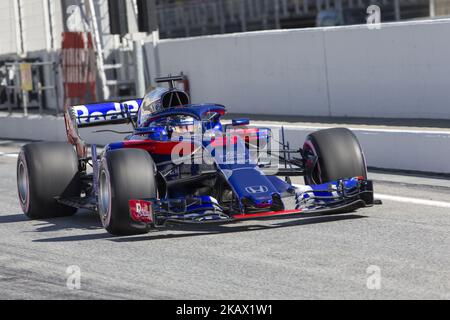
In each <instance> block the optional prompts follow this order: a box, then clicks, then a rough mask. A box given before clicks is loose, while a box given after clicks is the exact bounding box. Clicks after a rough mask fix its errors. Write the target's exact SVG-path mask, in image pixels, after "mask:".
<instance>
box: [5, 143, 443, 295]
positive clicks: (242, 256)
mask: <svg viewBox="0 0 450 320" xmlns="http://www.w3.org/2000/svg"><path fill="white" fill-rule="evenodd" d="M20 144H21V143H17V142H8V141H0V299H383V298H386V299H450V268H449V266H450V208H448V207H447V208H446V207H445V205H444V206H442V205H441V206H440V205H439V204H442V203H444V204H445V203H449V204H450V181H448V180H444V179H436V178H430V177H416V176H405V175H398V174H392V173H390V174H387V173H371V178H372V179H374V180H375V188H376V192H377V193H379V194H380V197H382V195H391V196H392V195H394V196H396V197H398V199H397V198H394V200H385V201H384V204H383V206H378V207H374V208H369V209H365V210H360V211H358V212H355V213H350V214H345V215H340V216H329V217H326V216H323V217H315V218H301V219H290V220H272V221H249V222H245V223H239V224H234V225H228V226H222V227H211V226H209V227H183V228H179V227H177V228H171V229H169V230H166V231H162V232H152V233H150V234H148V235H145V236H134V237H112V236H110V235H108V234H107V233H106V232H105V231H104V230H103V229H102V228H101V225H100V222H99V219H98V217H97V216H95V215H93V214H90V213H86V212H81V213H79V214H77V215H76V216H74V217H70V218H60V219H46V220H39V221H29V220H27V219H26V217H25V216H24V215H23V214H22V213H21V210H20V207H19V204H18V200H17V191H16V177H15V174H16V173H15V171H16V167H15V166H16V156H15V155H16V154H17V152H18V150H19V146H20ZM49 183H51V177H49ZM410 198H415V199H423V200H432V201H431V202H424V203H426V205H423V204H420V203H419V204H417V203H408V199H410ZM399 199H400V200H403V201H398V200H399ZM405 199H406V201H405ZM433 201H436V202H433ZM73 265H75V266H78V267H79V268H80V270H81V289H80V290H69V289H68V287H67V286H66V281H67V277H68V274H67V273H66V271H67V268H68V267H69V266H73ZM370 266H376V267H375V269H370V268H369V267H370ZM368 268H369V271H370V270H376V268H379V270H380V272H381V273H380V275H381V288H380V289H379V290H373V289H372V290H371V289H368V286H367V282H368V278H369V277H370V276H371V273H368V272H367V271H368ZM370 279H372V278H370ZM369 282H370V280H369Z"/></svg>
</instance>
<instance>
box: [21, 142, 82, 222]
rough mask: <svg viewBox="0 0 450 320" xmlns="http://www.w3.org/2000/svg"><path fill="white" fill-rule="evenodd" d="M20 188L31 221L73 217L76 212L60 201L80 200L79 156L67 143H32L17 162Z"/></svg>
mask: <svg viewBox="0 0 450 320" xmlns="http://www.w3.org/2000/svg"><path fill="white" fill-rule="evenodd" d="M17 188H18V194H19V202H20V205H21V207H22V210H23V212H24V213H25V215H26V216H27V217H29V218H30V219H44V218H55V217H64V216H70V215H73V214H75V213H76V211H77V209H75V208H72V207H67V206H64V205H62V204H60V203H58V202H57V200H56V199H57V198H58V197H59V198H71V197H79V196H80V193H81V182H80V173H79V170H78V157H77V154H76V152H75V149H74V148H73V146H72V145H70V144H68V143H58V142H56V143H47V142H45V143H32V144H27V145H25V146H24V147H22V149H21V151H20V154H19V158H18V160H17Z"/></svg>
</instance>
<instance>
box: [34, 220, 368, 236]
mask: <svg viewBox="0 0 450 320" xmlns="http://www.w3.org/2000/svg"><path fill="white" fill-rule="evenodd" d="M363 218H367V217H366V216H361V215H357V214H346V215H339V216H319V217H311V218H301V219H298V220H291V221H287V222H278V221H279V220H277V223H274V224H271V225H255V224H252V225H236V224H229V225H222V226H217V225H171V226H169V227H168V228H167V229H163V230H162V231H161V232H159V231H152V232H150V233H149V234H147V235H144V236H132V237H114V236H111V235H110V234H108V233H95V234H83V235H73V236H66V237H55V238H47V239H38V240H34V241H33V242H72V241H89V240H101V239H105V240H109V241H113V242H139V241H155V240H169V239H179V238H191V237H198V236H213V235H222V234H230V233H240V232H251V231H261V230H274V229H280V228H288V227H298V226H304V225H311V224H320V223H330V222H336V221H343V220H354V219H363ZM55 220H57V219H53V220H52V221H51V222H52V223H54V222H55ZM62 220H65V223H64V222H63V221H62ZM62 220H61V219H60V221H59V223H57V224H54V225H53V226H51V227H49V226H48V227H43V228H45V231H43V230H44V229H41V230H40V231H39V232H46V231H47V232H48V231H55V230H61V229H76V228H77V227H76V226H68V225H67V218H63V219H62ZM72 220H73V221H71V222H70V225H76V222H75V221H74V220H77V219H74V218H72ZM58 227H59V228H60V229H57V228H58ZM52 228H53V229H52ZM100 228H101V226H99V227H93V228H91V229H89V230H93V229H100ZM78 229H84V230H86V229H88V228H85V227H81V228H80V226H78ZM170 231H182V232H183V231H185V232H188V233H181V234H180V233H177V234H167V232H170Z"/></svg>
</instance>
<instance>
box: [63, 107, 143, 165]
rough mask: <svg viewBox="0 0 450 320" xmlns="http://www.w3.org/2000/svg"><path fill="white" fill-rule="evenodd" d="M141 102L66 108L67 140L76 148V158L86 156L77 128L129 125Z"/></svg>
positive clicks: (85, 149)
mask: <svg viewBox="0 0 450 320" xmlns="http://www.w3.org/2000/svg"><path fill="white" fill-rule="evenodd" d="M141 102H142V99H135V100H128V101H122V102H102V103H95V104H86V105H77V106H71V107H67V109H66V112H65V114H64V120H65V124H66V133H67V139H68V141H69V143H71V144H73V145H74V146H75V147H76V148H77V153H78V157H79V158H86V155H87V148H86V146H85V143H84V141H83V139H81V137H80V135H79V132H78V129H79V128H88V127H96V126H105V125H111V124H124V123H130V122H132V121H133V118H135V117H136V115H137V112H138V110H139V106H140V104H141Z"/></svg>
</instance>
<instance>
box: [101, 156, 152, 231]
mask: <svg viewBox="0 0 450 320" xmlns="http://www.w3.org/2000/svg"><path fill="white" fill-rule="evenodd" d="M157 190H158V189H157V183H156V166H155V163H154V162H153V159H152V157H151V156H150V155H149V154H148V152H147V151H145V150H141V149H122V150H114V151H109V152H107V153H106V155H105V157H104V158H103V160H102V163H101V166H100V172H99V201H98V202H99V204H98V209H99V210H98V211H99V213H100V219H101V221H102V224H103V227H104V228H105V229H106V230H107V231H108V232H109V233H111V234H112V235H116V236H124V235H135V234H144V233H148V232H149V231H150V228H151V226H149V225H148V224H145V223H138V222H135V221H133V220H132V219H131V217H130V209H129V200H133V199H136V200H138V199H146V198H156V197H157Z"/></svg>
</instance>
